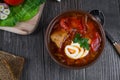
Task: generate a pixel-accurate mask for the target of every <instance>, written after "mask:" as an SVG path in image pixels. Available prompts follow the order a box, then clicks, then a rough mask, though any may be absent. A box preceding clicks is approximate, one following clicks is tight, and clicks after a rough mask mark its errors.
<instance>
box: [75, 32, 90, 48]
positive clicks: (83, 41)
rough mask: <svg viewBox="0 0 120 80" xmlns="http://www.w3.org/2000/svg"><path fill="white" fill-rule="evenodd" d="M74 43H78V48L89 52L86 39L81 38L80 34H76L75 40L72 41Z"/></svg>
mask: <svg viewBox="0 0 120 80" xmlns="http://www.w3.org/2000/svg"><path fill="white" fill-rule="evenodd" d="M73 42H74V43H79V44H80V47H83V48H85V49H87V50H89V44H88V39H86V38H81V35H80V34H76V35H75V38H74V40H73Z"/></svg>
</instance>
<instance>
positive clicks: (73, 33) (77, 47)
mask: <svg viewBox="0 0 120 80" xmlns="http://www.w3.org/2000/svg"><path fill="white" fill-rule="evenodd" d="M53 26H54V27H53V28H52V30H51V32H50V41H49V46H50V47H49V48H50V51H51V53H52V55H53V57H54V58H55V59H56V60H57V61H58V62H60V63H61V64H64V65H67V66H73V67H79V66H85V65H86V64H89V63H91V62H93V61H94V60H95V59H96V58H97V57H98V56H99V50H101V43H102V40H101V32H100V29H99V27H98V26H99V24H98V23H97V22H96V21H95V20H94V19H92V18H91V16H90V15H87V14H84V13H80V12H74V13H73V12H71V13H69V14H64V15H63V16H59V18H58V19H57V20H56V21H55V22H54V24H53Z"/></svg>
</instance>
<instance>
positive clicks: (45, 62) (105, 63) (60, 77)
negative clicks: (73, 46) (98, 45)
mask: <svg viewBox="0 0 120 80" xmlns="http://www.w3.org/2000/svg"><path fill="white" fill-rule="evenodd" d="M74 9H76V10H84V11H90V10H93V9H99V10H101V11H103V13H104V15H105V25H104V28H105V29H106V30H108V31H109V32H110V33H111V35H112V36H113V37H114V38H115V39H116V40H120V1H119V0H62V2H61V3H58V2H56V1H55V0H47V2H46V4H45V8H44V11H43V14H42V17H41V20H40V22H39V25H38V28H37V30H36V31H35V32H34V33H33V34H31V35H28V36H20V35H16V34H13V33H9V32H6V31H0V49H1V50H4V51H7V52H11V53H13V54H15V55H19V56H23V57H25V66H24V70H23V73H22V76H21V80H120V57H119V56H118V55H117V53H116V51H115V49H114V48H113V47H112V45H111V44H110V43H109V42H108V40H107V39H106V45H105V49H104V51H103V54H102V55H101V56H100V58H99V59H98V61H97V62H96V63H95V64H93V65H91V66H89V67H87V68H84V69H78V70H71V69H66V68H63V67H61V66H59V65H58V64H56V63H55V62H54V61H53V60H52V59H51V57H50V56H49V54H48V52H47V49H46V47H45V44H44V41H45V40H44V37H45V31H46V28H47V26H48V24H49V23H50V21H51V20H52V19H53V18H54V17H55V16H57V15H58V14H60V13H61V12H64V11H67V10H74Z"/></svg>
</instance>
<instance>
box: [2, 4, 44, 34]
mask: <svg viewBox="0 0 120 80" xmlns="http://www.w3.org/2000/svg"><path fill="white" fill-rule="evenodd" d="M44 4H45V3H43V4H42V5H41V6H40V9H39V12H38V14H37V15H36V16H34V17H33V18H32V19H31V20H29V21H26V22H19V23H17V24H16V25H15V26H14V27H9V26H5V27H4V26H1V27H0V29H1V30H5V31H9V32H13V33H16V34H20V35H28V34H31V33H32V32H33V31H34V30H35V29H36V27H37V24H38V22H39V19H40V17H41V14H42V11H43V8H44Z"/></svg>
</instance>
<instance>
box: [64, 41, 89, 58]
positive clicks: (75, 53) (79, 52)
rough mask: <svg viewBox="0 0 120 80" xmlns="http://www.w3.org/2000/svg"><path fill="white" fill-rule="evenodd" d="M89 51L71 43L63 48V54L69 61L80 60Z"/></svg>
mask: <svg viewBox="0 0 120 80" xmlns="http://www.w3.org/2000/svg"><path fill="white" fill-rule="evenodd" d="M88 53H89V50H87V49H84V48H83V47H80V44H79V43H73V42H72V43H71V44H70V45H67V46H66V47H65V54H66V55H67V56H68V57H69V58H71V59H80V58H83V57H85V56H86V55H88Z"/></svg>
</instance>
